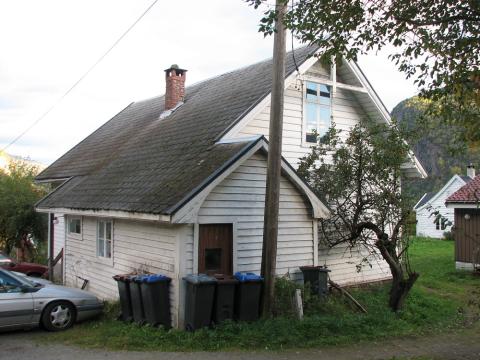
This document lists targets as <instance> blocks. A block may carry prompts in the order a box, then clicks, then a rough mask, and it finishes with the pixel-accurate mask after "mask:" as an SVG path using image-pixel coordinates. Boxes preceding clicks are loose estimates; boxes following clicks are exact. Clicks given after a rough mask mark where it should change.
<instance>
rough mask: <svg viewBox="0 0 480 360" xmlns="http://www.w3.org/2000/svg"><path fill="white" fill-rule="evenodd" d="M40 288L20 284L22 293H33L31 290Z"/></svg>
mask: <svg viewBox="0 0 480 360" xmlns="http://www.w3.org/2000/svg"><path fill="white" fill-rule="evenodd" d="M37 290H38V289H36V288H33V287H31V286H28V285H20V291H21V292H22V293H31V292H35V291H37Z"/></svg>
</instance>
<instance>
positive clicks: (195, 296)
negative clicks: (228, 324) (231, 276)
mask: <svg viewBox="0 0 480 360" xmlns="http://www.w3.org/2000/svg"><path fill="white" fill-rule="evenodd" d="M183 280H185V282H186V285H187V289H186V298H185V328H186V329H187V330H189V331H195V330H197V329H200V328H202V327H206V326H210V323H211V319H212V309H213V298H214V295H215V285H216V283H217V280H216V279H215V278H213V277H211V276H207V275H205V274H199V275H188V276H186V277H184V278H183Z"/></svg>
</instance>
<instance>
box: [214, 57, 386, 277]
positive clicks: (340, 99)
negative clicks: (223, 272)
mask: <svg viewBox="0 0 480 360" xmlns="http://www.w3.org/2000/svg"><path fill="white" fill-rule="evenodd" d="M306 74H307V75H308V76H309V77H310V78H312V77H313V78H315V77H316V78H317V81H318V82H321V81H322V79H328V78H329V77H330V71H329V69H327V68H326V67H325V66H323V65H321V64H320V63H319V62H317V63H316V64H315V65H313V66H312V67H311V68H310V69H309V70H308V71H307V73H306ZM337 81H339V82H343V81H345V83H348V84H352V85H357V86H358V85H360V83H359V82H358V81H357V80H356V79H355V78H354V77H353V76H351V73H350V72H349V71H342V73H341V75H340V76H339V78H338V79H337ZM299 85H300V82H299V81H297V82H294V83H293V84H291V85H290V86H289V87H288V88H287V89H286V90H285V112H284V117H283V120H284V123H283V141H282V155H283V156H284V157H285V158H286V159H287V161H288V162H290V164H292V165H293V166H294V167H297V166H298V162H299V159H300V158H301V157H303V156H305V155H306V154H308V153H309V152H310V147H309V146H305V145H303V144H302V127H303V89H302V86H299ZM366 116H367V113H366V111H365V109H364V108H363V107H362V106H361V105H360V103H359V102H358V100H357V98H356V97H355V95H354V93H353V92H351V91H348V90H345V89H341V88H337V91H336V92H335V94H334V95H333V98H332V118H333V119H332V122H333V123H334V124H335V126H336V128H337V129H338V130H341V133H340V136H341V137H342V138H346V137H347V136H348V132H349V131H350V129H351V128H352V127H353V126H355V125H356V124H358V122H359V121H360V120H361V119H362V118H365V117H366ZM269 120H270V105H267V106H266V107H265V108H264V109H263V110H262V111H261V112H260V113H259V114H258V115H257V116H255V117H254V118H253V119H252V120H251V121H250V122H249V123H248V124H246V125H245V127H244V128H243V129H242V130H240V132H239V133H238V137H244V136H253V135H260V134H261V135H264V136H265V137H266V138H267V139H268V131H269V130H268V129H269ZM255 166H259V164H255ZM248 172H253V170H252V169H248ZM244 180H247V179H244ZM251 183H252V182H248V180H247V181H241V182H234V181H232V180H231V181H230V182H229V183H228V184H227V185H228V186H226V188H225V189H223V190H224V191H225V192H224V193H222V194H228V195H229V196H232V195H234V194H236V193H237V192H238V191H240V190H243V189H248V191H245V192H248V193H250V195H249V196H251V197H249V198H248V201H250V200H251V201H253V202H254V203H252V205H250V204H249V205H248V206H253V205H256V204H255V203H256V202H258V201H260V202H261V201H262V200H261V199H259V198H258V197H255V195H259V194H260V195H259V196H262V194H263V193H262V191H257V189H256V187H257V186H258V187H262V186H264V185H263V184H260V183H258V185H257V186H255V185H251ZM283 184H284V182H282V185H283ZM247 185H248V186H247ZM230 186H235V189H234V190H232V189H231V188H230ZM245 186H247V187H246V188H245ZM217 196H218V195H217ZM222 196H224V195H222ZM238 196H239V197H237V198H235V199H237V200H241V198H240V197H241V196H243V195H242V194H241V193H240V195H238ZM283 196H285V194H283ZM292 196H293V195H292ZM297 196H298V195H297ZM220 199H221V198H218V197H217V198H216V199H215V200H220ZM283 199H284V201H285V200H286V198H285V197H284V198H283ZM297 200H298V199H296V198H294V199H292V201H297ZM246 201H247V199H246ZM284 204H286V203H285V202H284ZM289 208H290V209H292V206H289ZM232 209H233V211H235V210H234V209H235V205H232ZM296 211H297V210H296V209H295V208H293V210H289V211H284V212H283V214H284V217H283V218H282V217H280V218H281V220H283V229H281V230H280V233H281V231H284V230H285V229H289V231H290V232H289V236H291V238H295V239H297V240H296V242H295V243H294V244H295V246H299V247H302V245H301V244H300V243H298V245H297V241H300V240H301V239H303V233H300V232H301V231H303V229H304V228H302V227H300V228H298V227H296V226H295V224H296V221H298V215H297V214H296ZM260 213H261V212H260V210H259V209H258V208H254V209H252V211H251V212H250V214H251V216H250V217H245V222H244V223H242V224H239V225H238V226H239V227H240V226H243V225H244V224H245V223H247V222H248V225H249V226H250V228H249V229H248V230H247V231H249V232H250V233H251V232H252V229H258V230H259V231H258V233H255V235H252V239H254V238H255V236H258V238H261V232H260V231H261V229H262V227H263V222H262V216H260ZM281 214H282V212H281ZM253 221H255V227H253ZM243 231H245V230H244V229H242V231H239V236H238V239H239V240H240V241H241V239H243V237H244V236H243V235H240V234H242V233H243ZM308 234H310V233H308ZM246 238H247V239H248V240H247V241H249V240H250V238H248V237H246ZM245 245H246V244H242V246H245ZM248 246H249V247H248V248H249V249H250V244H249V245H248ZM285 248H286V247H285ZM242 251H247V250H243V248H242ZM258 251H261V246H259V247H254V248H252V249H251V250H250V251H249V252H247V254H249V255H251V256H252V259H251V261H250V265H248V261H247V260H245V261H244V262H245V264H244V263H242V266H240V267H239V268H240V269H241V270H243V269H245V270H251V269H252V270H255V269H256V266H259V263H260V260H261V259H260V258H259V255H258ZM279 254H280V250H279ZM282 256H283V255H282ZM365 256H366V252H365V251H363V250H361V249H353V250H352V249H347V248H346V247H342V246H337V247H335V248H333V249H328V248H326V247H324V246H321V245H319V259H318V262H319V264H320V265H324V264H326V265H328V266H329V267H330V269H331V270H332V272H331V277H332V279H334V280H335V281H337V282H339V283H340V284H354V283H361V282H368V281H376V280H381V279H385V278H388V277H389V276H390V272H389V269H388V265H387V264H386V263H385V262H384V261H383V260H382V259H381V258H380V257H378V256H377V257H376V258H371V259H370V260H371V265H372V267H371V268H370V266H368V265H367V266H363V267H362V270H361V271H360V272H357V266H356V265H358V264H360V263H361V261H362V259H363V258H364V257H365ZM295 257H296V255H295V256H293V255H292V256H291V257H289V256H285V257H284V258H291V259H290V262H288V266H286V268H290V267H294V266H296V264H298V263H299V262H298V261H300V262H301V260H298V261H297V260H294V259H293V258H295ZM242 258H243V256H242ZM277 261H278V262H279V266H280V267H281V269H282V271H284V270H285V268H284V267H282V266H283V263H284V262H283V258H282V259H281V257H280V256H279V260H277ZM254 265H255V266H254Z"/></svg>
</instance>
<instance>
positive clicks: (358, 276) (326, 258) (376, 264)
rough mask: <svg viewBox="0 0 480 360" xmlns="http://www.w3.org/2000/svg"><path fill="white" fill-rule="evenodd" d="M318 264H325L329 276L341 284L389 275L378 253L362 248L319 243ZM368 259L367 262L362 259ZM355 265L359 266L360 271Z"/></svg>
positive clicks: (377, 278) (373, 279) (378, 278)
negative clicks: (329, 245) (329, 246)
mask: <svg viewBox="0 0 480 360" xmlns="http://www.w3.org/2000/svg"><path fill="white" fill-rule="evenodd" d="M318 257H319V260H318V264H319V265H326V266H327V267H328V268H329V269H330V270H331V272H330V277H331V279H332V280H333V281H335V282H337V283H339V284H341V285H353V284H359V283H364V282H371V281H379V280H385V279H389V278H390V277H391V274H390V269H389V267H388V265H387V263H386V262H385V261H384V260H383V259H382V257H381V255H379V254H373V255H372V254H369V252H368V251H367V250H366V249H364V248H360V247H357V248H353V249H351V248H349V247H348V246H347V245H340V246H336V247H334V248H328V247H327V246H325V245H322V244H320V247H319V251H318ZM364 258H367V259H368V263H367V262H364V261H362V260H363V259H364ZM357 266H361V269H360V271H358V270H359V269H358V268H357Z"/></svg>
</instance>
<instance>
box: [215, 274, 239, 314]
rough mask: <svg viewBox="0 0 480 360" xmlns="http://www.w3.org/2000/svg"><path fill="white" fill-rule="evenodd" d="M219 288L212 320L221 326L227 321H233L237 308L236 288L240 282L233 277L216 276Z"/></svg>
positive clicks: (216, 291)
mask: <svg viewBox="0 0 480 360" xmlns="http://www.w3.org/2000/svg"><path fill="white" fill-rule="evenodd" d="M215 279H216V280H217V288H216V290H215V300H214V305H213V316H212V320H213V322H214V323H215V324H220V323H222V322H223V321H225V320H227V319H233V313H234V306H235V287H236V285H237V284H238V280H237V279H235V278H234V277H233V276H224V275H215Z"/></svg>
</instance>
